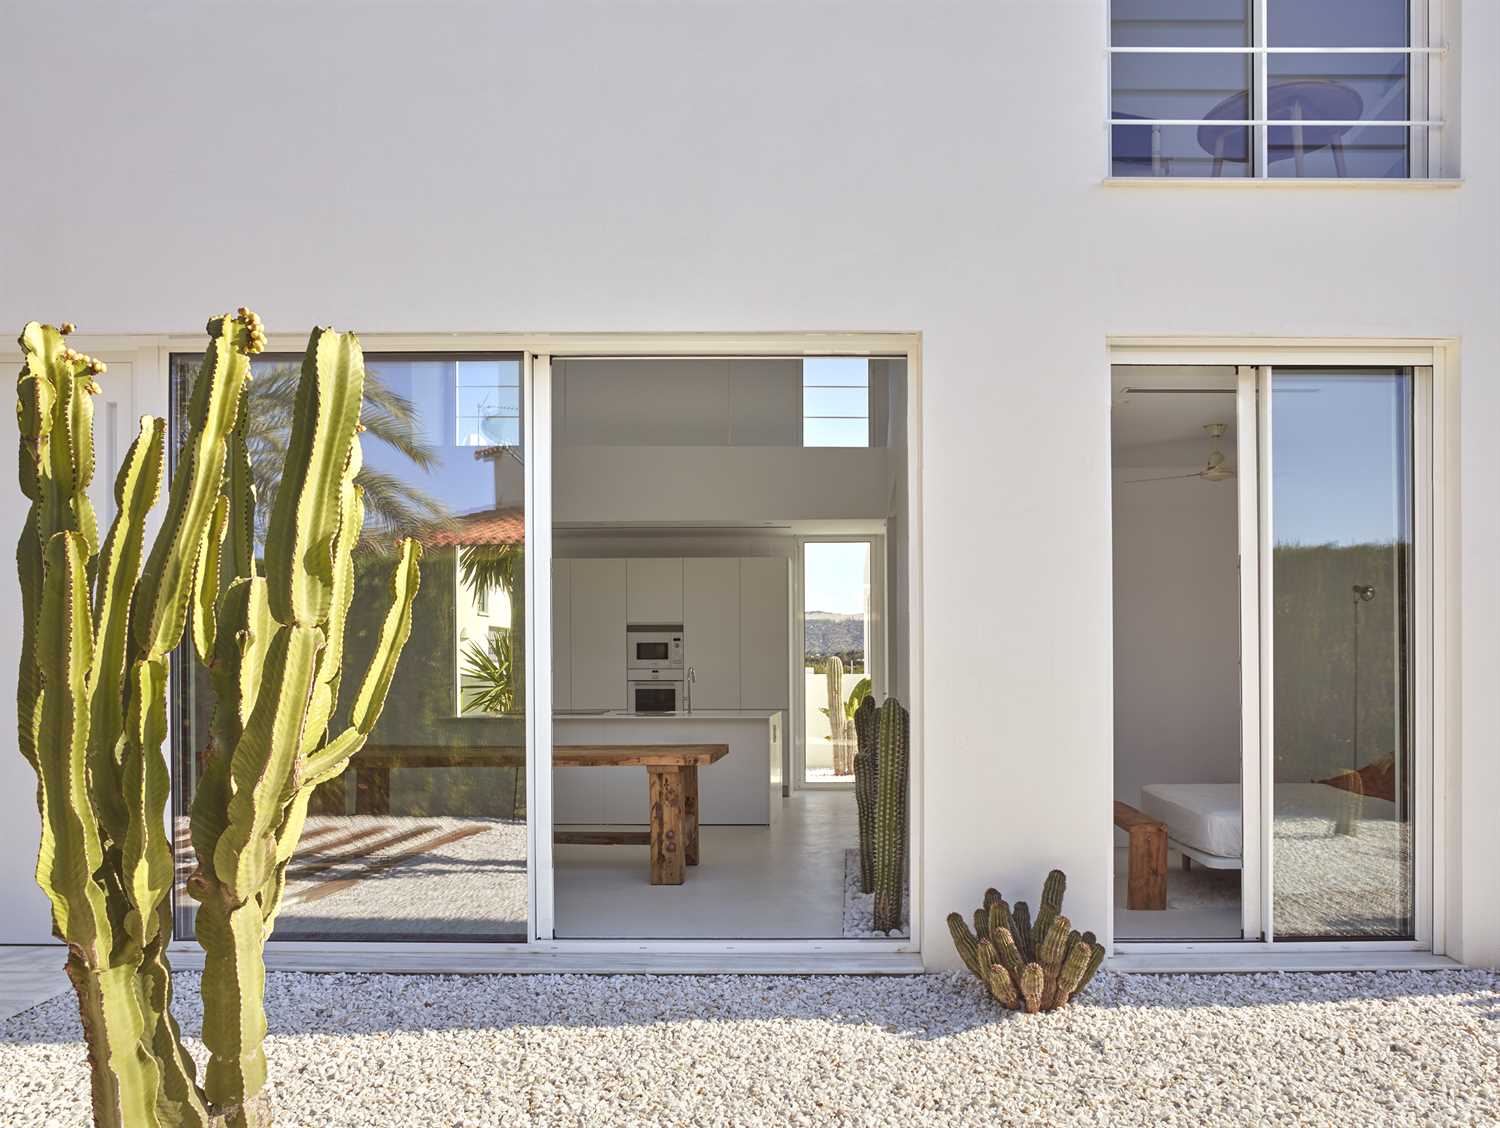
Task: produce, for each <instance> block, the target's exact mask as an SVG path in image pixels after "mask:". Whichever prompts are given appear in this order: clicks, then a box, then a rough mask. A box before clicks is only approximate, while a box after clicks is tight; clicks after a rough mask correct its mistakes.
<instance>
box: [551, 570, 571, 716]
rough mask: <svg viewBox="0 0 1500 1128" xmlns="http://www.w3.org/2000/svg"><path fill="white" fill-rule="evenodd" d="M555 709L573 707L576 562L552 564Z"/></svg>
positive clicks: (553, 694) (553, 693)
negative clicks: (574, 572)
mask: <svg viewBox="0 0 1500 1128" xmlns="http://www.w3.org/2000/svg"><path fill="white" fill-rule="evenodd" d="M552 707H553V708H554V709H571V708H572V707H573V561H571V560H554V561H552Z"/></svg>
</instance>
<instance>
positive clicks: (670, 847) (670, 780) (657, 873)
mask: <svg viewBox="0 0 1500 1128" xmlns="http://www.w3.org/2000/svg"><path fill="white" fill-rule="evenodd" d="M646 771H647V773H648V774H649V776H650V782H651V884H652V885H681V884H682V882H683V878H684V876H685V873H684V865H683V856H682V854H683V851H682V840H683V833H682V829H683V828H682V769H681V768H677V767H658V766H657V765H655V764H650V765H648V766H647V768H646Z"/></svg>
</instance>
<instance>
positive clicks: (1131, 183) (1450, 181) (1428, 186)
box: [1101, 176, 1464, 191]
mask: <svg viewBox="0 0 1500 1128" xmlns="http://www.w3.org/2000/svg"><path fill="white" fill-rule="evenodd" d="M1101 183H1102V184H1103V185H1104V187H1106V188H1252V189H1260V188H1353V189H1377V190H1386V191H1393V190H1394V191H1412V190H1418V191H1427V190H1432V189H1446V188H1459V187H1462V186H1463V183H1464V182H1463V178H1462V177H1457V178H1450V177H1429V178H1426V179H1420V180H1418V179H1409V180H1377V179H1364V180H1359V179H1353V178H1341V177H1321V176H1319V177H1312V176H1308V177H1302V178H1301V179H1298V178H1297V177H1295V176H1274V177H1254V176H1235V177H1222V176H1217V177H1216V176H1106V177H1104V178H1103V180H1102V181H1101Z"/></svg>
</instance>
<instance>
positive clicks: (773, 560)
mask: <svg viewBox="0 0 1500 1128" xmlns="http://www.w3.org/2000/svg"><path fill="white" fill-rule="evenodd" d="M790 568H791V562H790V561H789V560H787V559H786V557H784V556H746V557H743V558H741V560H740V708H742V709H785V708H786V707H787V705H788V704H789V698H790V695H791V689H790V686H791V676H790V669H791V656H790V655H791V646H790V641H789V637H788V634H787V631H788V621H789V619H790V616H791V610H790V606H789V598H790V597H789V592H790V578H791V572H790ZM575 613H576V612H575Z"/></svg>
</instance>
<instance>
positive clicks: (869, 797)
mask: <svg viewBox="0 0 1500 1128" xmlns="http://www.w3.org/2000/svg"><path fill="white" fill-rule="evenodd" d="M876 712H877V710H876V708H875V699H874V697H873V696H867V697H865V699H864V700H863V701H861V702H860V703H859V708H857V709H856V710H855V711H854V738H855V742H856V745H857V747H858V751H857V752H855V754H854V804H855V809H856V811H857V813H858V816H859V891H860V892H861V893H873V892H875V789H876V779H875V775H876V768H875V763H876V760H875V756H876V753H875V746H876V741H875V715H876Z"/></svg>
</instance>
